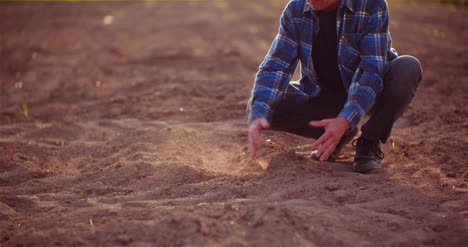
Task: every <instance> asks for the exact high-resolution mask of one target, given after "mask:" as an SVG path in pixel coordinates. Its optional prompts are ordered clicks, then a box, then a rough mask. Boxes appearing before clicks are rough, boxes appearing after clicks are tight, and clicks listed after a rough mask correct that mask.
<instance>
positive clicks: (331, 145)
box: [317, 139, 337, 161]
mask: <svg viewBox="0 0 468 247" xmlns="http://www.w3.org/2000/svg"><path fill="white" fill-rule="evenodd" d="M336 144H337V143H336V142H335V140H332V139H328V140H327V141H326V142H325V143H324V144H323V145H322V148H321V149H322V150H321V151H322V152H321V155H320V156H319V157H320V161H324V160H327V159H328V158H329V157H330V155H331V154H332V153H333V150H335V147H336ZM317 153H318V152H317Z"/></svg>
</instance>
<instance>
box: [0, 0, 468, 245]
mask: <svg viewBox="0 0 468 247" xmlns="http://www.w3.org/2000/svg"><path fill="white" fill-rule="evenodd" d="M285 4H286V1H279V0H278V1H275V0H269V1H267V0H263V1H234V0H233V1H202V2H198V1H182V2H180V1H179V2H146V3H145V2H139V3H135V2H133V3H131V2H120V3H115V2H114V3H109V2H108V3H95V2H93V3H1V4H0V20H1V21H0V54H1V60H0V106H1V108H0V209H1V210H0V246H58V245H61V246H79V245H86V246H120V245H130V246H463V245H464V246H466V243H468V197H467V192H468V187H467V180H468V169H467V158H468V157H467V153H468V143H467V142H468V137H467V119H468V107H467V103H468V99H467V96H468V94H467V92H468V57H467V56H466V54H468V47H467V45H466V44H467V43H468V42H467V41H468V29H467V27H468V25H467V24H468V20H467V19H468V18H467V13H466V9H465V8H460V7H458V8H456V7H453V6H452V7H446V6H438V5H435V4H415V3H414V2H410V3H403V2H397V1H392V2H390V3H389V5H390V9H391V17H392V26H391V29H392V35H393V39H394V46H395V48H396V49H397V50H398V51H399V53H400V54H411V55H414V56H416V57H418V58H419V59H420V60H421V62H422V64H423V68H424V72H425V77H424V80H423V82H422V84H421V87H420V89H419V91H418V94H417V97H416V98H415V100H414V101H413V103H412V105H411V107H410V109H409V110H408V111H407V112H406V113H405V114H404V116H403V117H402V118H401V119H400V120H399V122H398V124H397V126H396V127H395V129H394V132H393V136H392V140H391V142H390V143H392V142H393V143H394V144H395V146H394V148H393V147H392V145H391V144H390V143H388V144H386V145H384V151H385V153H386V158H385V160H384V168H385V169H384V170H383V171H382V172H378V173H374V174H368V175H362V174H356V173H352V172H351V161H352V157H353V150H352V147H347V149H346V153H345V155H344V156H343V157H342V159H341V160H340V161H339V162H336V163H327V162H323V163H319V162H315V161H312V160H310V159H309V158H308V157H307V156H308V153H309V152H310V151H311V150H310V147H311V144H312V140H308V139H305V138H301V137H297V136H294V135H290V134H286V133H280V132H267V133H265V135H264V137H263V138H264V139H263V142H264V144H263V147H262V149H261V150H260V158H259V159H258V160H257V161H252V160H250V159H249V157H248V154H247V138H246V137H247V136H246V135H247V131H246V119H245V118H246V117H245V113H244V109H245V105H246V101H247V99H248V97H249V94H250V89H251V87H252V83H253V79H254V75H255V73H256V69H257V67H258V65H259V63H260V62H261V60H262V59H263V56H264V55H265V53H266V51H267V49H268V47H269V45H270V43H271V41H272V39H273V37H274V36H275V35H276V30H277V27H278V17H279V15H280V13H281V10H282V8H283V7H284V5H285ZM23 103H26V104H27V108H28V118H26V117H25V116H24V110H23V109H22V104H23Z"/></svg>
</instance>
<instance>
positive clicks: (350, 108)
mask: <svg viewBox="0 0 468 247" xmlns="http://www.w3.org/2000/svg"><path fill="white" fill-rule="evenodd" d="M364 114H365V112H364V110H363V109H362V108H361V107H360V106H359V105H357V104H352V103H349V102H348V103H346V104H345V105H344V108H343V110H342V111H341V112H340V114H338V117H344V118H345V119H346V120H348V122H349V125H351V130H354V128H356V127H357V125H358V124H359V122H360V121H361V119H362V117H363V116H364Z"/></svg>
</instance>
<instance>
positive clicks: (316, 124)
mask: <svg viewBox="0 0 468 247" xmlns="http://www.w3.org/2000/svg"><path fill="white" fill-rule="evenodd" d="M329 122H330V120H329V119H323V120H320V121H310V122H309V125H310V126H312V127H324V126H325V125H327V124H328V123H329Z"/></svg>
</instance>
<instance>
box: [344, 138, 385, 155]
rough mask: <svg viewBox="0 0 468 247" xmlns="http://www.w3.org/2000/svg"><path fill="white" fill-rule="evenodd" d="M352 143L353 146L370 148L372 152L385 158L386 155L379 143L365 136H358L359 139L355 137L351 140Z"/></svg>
mask: <svg viewBox="0 0 468 247" xmlns="http://www.w3.org/2000/svg"><path fill="white" fill-rule="evenodd" d="M351 145H353V147H356V148H358V147H363V148H366V149H368V150H370V151H371V152H373V153H374V154H375V155H377V156H378V157H379V158H380V159H384V157H385V155H384V153H383V152H382V150H380V148H379V145H377V144H375V142H373V141H369V140H366V139H364V138H358V139H354V140H353V142H351Z"/></svg>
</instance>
